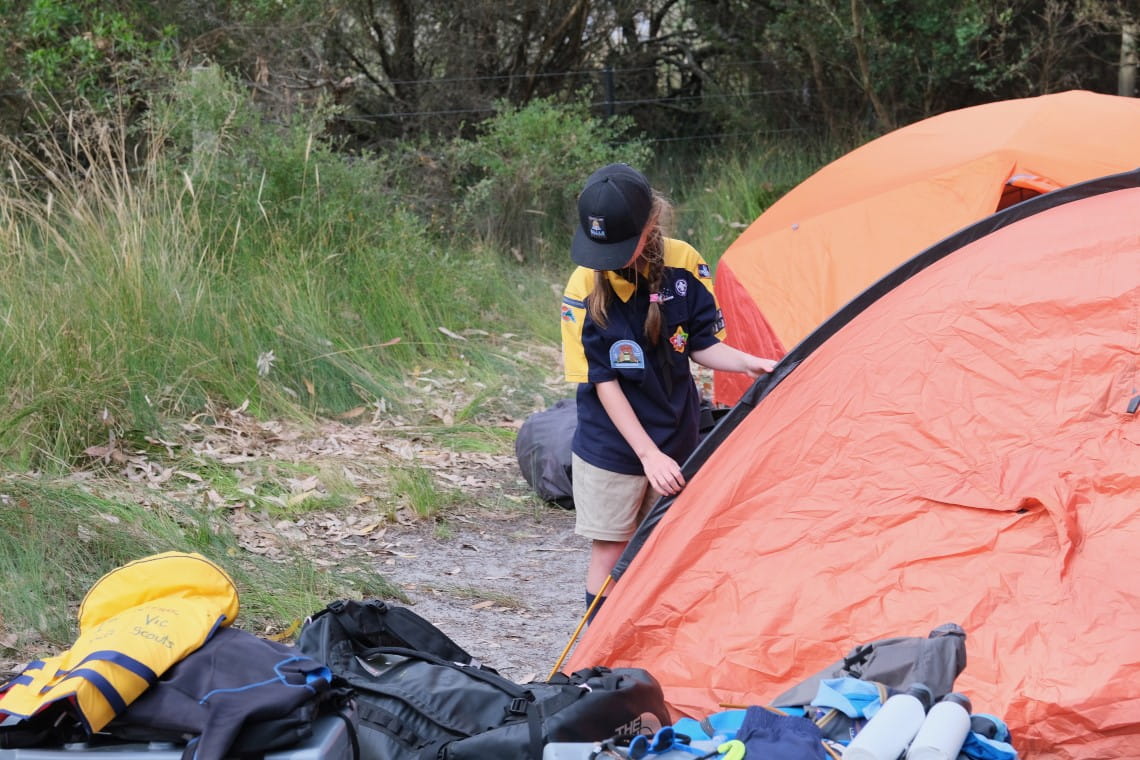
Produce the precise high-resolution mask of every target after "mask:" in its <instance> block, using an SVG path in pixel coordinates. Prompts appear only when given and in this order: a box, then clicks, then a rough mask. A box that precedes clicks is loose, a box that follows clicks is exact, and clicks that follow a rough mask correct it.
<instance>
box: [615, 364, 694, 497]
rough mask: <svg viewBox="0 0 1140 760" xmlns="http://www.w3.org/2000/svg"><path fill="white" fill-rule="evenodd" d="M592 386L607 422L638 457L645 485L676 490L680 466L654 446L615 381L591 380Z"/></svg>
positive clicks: (681, 482) (669, 491) (679, 483)
mask: <svg viewBox="0 0 1140 760" xmlns="http://www.w3.org/2000/svg"><path fill="white" fill-rule="evenodd" d="M594 388H595V390H596V391H597V393H598V399H599V400H600V401H601V402H602V407H603V408H604V409H605V410H606V414H608V415H609V417H610V421H612V422H613V423H614V427H616V428H617V429H618V432H619V433H621V436H622V438H624V439H625V442H626V443H628V444H629V446H630V448H631V449H633V453H635V454H637V458H638V459H640V460H641V466H642V467H643V468H644V469H645V477H647V478H649V485H651V486H653V490H655V491H657V493H660V494H665V495H667V496H668V495H671V494H675V493H677V492H678V491H680V490H681V487H682V486H684V485H685V478H684V476H683V475H681V467H680V465H678V464H677V462H675V461H674V460H673V458H672V457H670V456H669V455H667V454H665V453H663V452H662V451H661V449H659V448H657V444H655V443H654V442H653V439H652V438H650V437H649V434H648V433H646V432H645V428H644V427H643V426H642V424H641V420H639V419H637V414H636V413H635V412H634V411H633V407H632V406H631V405H630V403H629V399H627V398H626V397H625V393H624V392H623V391H622V389H621V385H620V384H619V383H618V381H617V380H607V381H605V382H602V383H594Z"/></svg>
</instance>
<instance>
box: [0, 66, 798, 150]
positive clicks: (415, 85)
mask: <svg viewBox="0 0 1140 760" xmlns="http://www.w3.org/2000/svg"><path fill="white" fill-rule="evenodd" d="M767 63H768V62H767V61H766V60H749V61H736V62H732V63H727V64H720V65H718V72H720V73H722V74H723V75H724V78H726V79H727V78H730V77H731V76H732V75H733V72H734V71H735V72H740V73H742V74H748V75H751V74H754V73H755V72H756V71H757V70H758V69H760V68H762V67H763V66H765V65H766V64H767ZM669 68H670V66H669V65H664V66H663V65H657V66H635V67H605V68H594V69H575V70H568V71H559V72H539V73H534V74H517V73H515V74H491V75H465V76H447V77H435V78H424V79H406V80H387V81H384V82H383V85H384V87H386V88H389V90H391V91H403V92H414V93H416V98H415V101H416V102H417V104H418V105H417V106H416V107H407V106H403V107H401V101H400V100H399V99H398V98H395V97H391V96H389V97H387V98H385V97H380V96H379V93H380V92H381V88H380V87H379V86H374V87H368V86H367V84H366V83H367V82H368V81H370V80H368V79H367V78H365V77H364V76H363V75H358V76H356V77H354V78H353V85H352V87H351V89H354V90H356V91H357V93H358V94H360V95H362V97H360V98H353V97H352V96H349V97H348V98H346V103H347V107H345V108H343V109H342V110H341V111H340V113H339V114H338V115H337V117H336V121H338V122H341V123H344V124H346V125H352V124H355V125H358V126H359V127H362V128H367V127H375V128H378V129H380V130H382V131H384V132H388V133H394V132H395V133H404V134H407V133H412V132H415V131H416V129H417V127H419V126H421V125H424V124H427V123H438V122H450V123H456V122H465V123H470V122H479V121H483V120H485V119H487V118H490V117H492V116H494V115H495V114H496V113H497V112H499V111H500V110H501V108H502V105H501V103H500V100H502V99H504V98H507V99H509V95H510V94H511V88H512V87H513V86H514V85H516V84H523V83H526V84H530V83H533V82H534V81H536V80H544V81H546V82H555V83H557V84H555V85H553V87H548V88H547V90H548V91H549V92H550V93H551V94H553V95H559V96H560V97H565V96H566V94H567V93H573V94H575V95H577V96H582V97H587V98H588V101H587V102H586V104H585V105H586V106H587V108H589V109H590V111H592V112H594V113H596V114H597V115H599V116H603V117H615V116H623V115H639V114H640V115H641V116H643V117H644V118H643V119H642V121H644V122H649V123H653V118H652V114H654V113H658V114H662V115H664V116H666V119H665V121H666V122H667V126H668V127H669V128H668V129H662V130H660V131H659V132H657V133H647V134H646V135H645V136H644V138H643V140H644V141H645V142H650V143H676V142H693V141H701V140H726V139H732V138H742V137H749V136H754V137H758V136H775V135H781V134H789V133H796V132H806V131H811V130H812V129H813V128H814V126H815V125H814V124H811V123H808V122H805V121H794V120H791V121H794V123H789V121H790V120H789V119H788V118H787V117H786V116H785V117H784V118H783V119H780V118H772V116H773V115H774V114H776V115H781V114H779V112H780V111H781V110H782V111H787V110H788V108H789V104H792V105H793V106H798V107H796V108H795V110H797V111H807V110H808V109H809V108H810V104H811V103H812V102H813V101H814V100H815V99H816V98H817V97H818V92H817V91H816V90H814V88H809V87H768V88H745V89H741V90H739V91H725V90H715V89H712V90H707V91H702V92H697V93H683V92H673V93H650V94H647V95H644V96H641V95H638V96H630V95H629V94H628V93H627V92H625V90H626V89H628V87H626V86H623V85H624V84H625V83H628V82H630V81H633V80H636V84H638V85H640V84H644V81H645V80H646V79H648V80H651V84H652V85H654V86H656V85H658V84H660V82H662V81H664V80H668V78H669V76H670V75H669V72H668V69H669ZM639 78H643V79H639ZM342 81H343V80H342ZM243 84H244V85H245V86H246V87H248V88H249V89H250V91H251V92H260V93H265V92H267V91H269V92H274V91H277V92H284V91H286V90H290V91H295V90H298V89H307V90H311V91H313V92H320V91H322V90H324V89H325V88H327V87H328V86H329V85H330V84H331V82H330V80H327V79H321V80H314V81H306V80H300V79H292V80H291V79H289V78H288V77H278V78H277V79H276V81H274V80H271V81H270V86H269V87H267V86H266V83H265V82H264V81H261V82H255V81H253V80H249V79H246V80H244V81H243ZM503 84H505V85H507V87H505V88H504V87H496V85H503ZM30 94H31V93H29V92H28V91H27V90H23V89H7V90H0V98H4V99H19V98H25V97H28V96H29V95H30ZM449 101H450V103H451V105H442V104H443V103H446V102H449ZM368 103H373V106H371V107H369V106H368V105H367V104H368ZM381 103H386V104H388V105H390V106H391V107H390V108H387V107H386V108H378V107H376V106H377V105H378V104H381ZM425 104H426V105H425ZM552 105H554V107H558V106H557V105H556V104H555V103H552ZM581 105H582V103H581V102H580V99H579V102H578V103H577V106H578V107H580V106H581ZM566 107H567V108H570V107H571V106H569V105H567V106H566ZM714 112H715V113H716V114H717V115H718V118H704V119H700V121H699V123H693V124H689V125H686V124H685V123H684V122H685V121H686V120H695V119H697V117H700V116H708V115H710V114H713V113H714ZM733 112H735V113H737V114H747V115H748V117H747V118H737V119H732V118H725V116H724V115H725V114H731V113H733ZM761 117H766V118H761ZM744 121H748V122H751V123H753V124H755V126H754V127H750V128H741V126H740V125H741V122H744ZM8 136H9V137H13V138H16V139H20V138H21V137H28V136H31V135H28V134H23V135H21V134H13V133H9V134H8Z"/></svg>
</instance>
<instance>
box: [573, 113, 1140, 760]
mask: <svg viewBox="0 0 1140 760" xmlns="http://www.w3.org/2000/svg"><path fill="white" fill-rule="evenodd" d="M1137 134H1140V133H1137ZM1133 139H1136V138H1135V137H1133ZM1138 220H1140V171H1136V172H1130V173H1127V174H1121V175H1115V176H1112V177H1106V178H1103V179H1100V180H1096V181H1093V182H1089V183H1083V184H1080V185H1076V186H1072V187H1068V188H1064V189H1061V190H1057V191H1055V192H1052V193H1049V194H1047V195H1042V196H1040V197H1037V198H1033V199H1031V200H1029V201H1026V202H1025V203H1021V204H1018V205H1015V206H1013V207H1011V208H1008V209H1006V210H1005V211H1003V212H1000V213H998V214H995V215H992V216H990V217H988V218H987V219H985V220H983V221H981V222H978V223H976V224H974V225H973V226H971V227H968V228H966V229H964V230H962V231H960V232H958V233H956V234H954V235H952V236H950V237H948V238H946V239H944V240H942V241H940V242H939V243H938V244H936V245H935V246H934V247H932V248H930V249H928V250H926V251H925V252H923V253H921V254H919V255H918V256H916V257H914V258H913V259H911V260H909V261H907V262H905V263H904V264H903V265H902V266H900V267H899V268H897V269H896V270H894V271H893V272H892V273H890V274H889V275H887V276H886V277H885V278H883V279H882V280H880V281H879V282H877V283H875V284H874V285H873V286H872V287H871V288H869V289H868V290H866V291H865V292H864V293H862V294H861V295H860V296H858V297H857V298H855V299H854V300H853V301H851V302H850V303H849V304H847V305H846V306H844V307H843V308H842V309H841V310H840V311H839V312H837V313H836V314H835V315H833V316H832V317H831V318H830V319H828V320H827V321H826V322H824V324H822V325H821V326H820V327H819V328H818V329H817V330H816V331H815V332H813V333H812V334H811V335H809V336H808V337H807V338H806V339H805V340H803V341H802V342H800V343H799V344H798V345H797V346H796V347H795V348H794V349H793V350H792V351H791V352H790V353H789V354H788V355H787V356H786V357H785V358H784V360H783V361H782V362H781V363H780V365H779V366H778V367H777V368H776V371H775V372H774V373H772V374H771V375H768V376H765V377H762V378H761V379H760V380H758V381H757V383H756V384H755V385H754V386H753V387H752V388H751V389H749V391H748V392H747V393H746V394H745V396H744V398H742V400H741V402H740V403H739V404H737V405H736V406H735V407H734V408H733V409H732V410H731V411H730V412H729V413H728V414H727V415H726V416H725V417H724V419H722V421H721V423H720V424H719V425H718V426H717V427H716V428H715V429H714V430H713V431H712V433H711V434H710V435H709V436H708V437H707V438H706V439H705V440H704V441H703V442H702V443H701V445H700V447H699V448H698V449H697V451H696V452H695V453H694V455H693V457H691V458H690V460H689V461H688V462H686V464H685V473H686V476H687V478H688V481H689V482H688V485H687V486H686V487H685V489H684V490H683V491H682V492H681V493H680V494H679V495H678V496H677V498H676V499H675V500H674V501H673V502H672V503H671V504H669V503H668V502H662V503H660V504H658V505H657V506H656V507H655V509H654V510H653V511H652V512H651V514H650V516H649V517H648V518H647V519H646V521H645V523H644V524H643V525H642V526H641V529H640V530H639V531H638V534H637V536H635V538H634V540H633V541H631V543H630V546H629V549H628V550H627V552H626V554H625V555H624V556H623V558H622V560H621V562H619V565H618V568H616V569H615V571H614V576H615V578H617V582H616V584H615V585H614V586H613V587H612V591H611V593H610V596H609V599H608V600H607V602H606V605H605V607H603V608H602V609H601V611H600V613H599V614H598V616H597V618H596V619H595V620H594V622H593V623H592V624H591V625H590V627H589V628H588V629H587V631H586V633H585V635H584V636H583V638H582V640H581V641H580V642H579V644H578V647H577V649H576V651H575V652H574V653H573V655H572V657H571V659H570V662H569V666H568V668H567V672H570V671H572V670H574V669H577V668H580V667H584V666H587V665H596V664H601V665H608V666H612V667H619V666H637V667H643V668H646V669H648V670H649V671H650V672H651V673H652V674H653V675H654V676H656V677H657V678H658V680H660V681H661V684H662V686H663V688H664V690H665V694H666V699H667V701H668V703H669V705H670V708H671V710H672V711H673V714H674V717H679V716H680V715H688V716H692V717H697V718H699V717H703V716H705V715H707V714H710V713H713V712H718V711H720V710H721V709H723V707H722V705H725V704H737V705H739V704H745V705H753V704H767V703H768V701H770V700H772V699H774V698H775V697H776V696H777V695H778V694H780V693H782V692H783V691H784V690H786V689H788V688H790V687H792V686H794V685H795V684H797V683H799V682H801V681H802V680H804V679H805V678H807V677H808V676H810V675H811V674H813V673H815V672H817V671H819V670H820V669H822V668H823V667H825V666H827V665H829V664H831V663H832V662H834V661H835V660H837V659H839V658H840V657H842V656H843V655H844V654H845V653H847V652H848V651H850V650H851V648H853V647H854V646H856V645H858V644H861V643H864V642H869V641H874V640H878V639H883V638H889V637H893V636H925V635H926V634H927V632H929V631H930V630H931V629H933V628H934V627H935V626H937V625H940V624H942V623H946V622H956V623H958V624H960V625H961V626H962V627H963V628H964V629H965V630H966V632H967V639H966V650H967V657H968V663H967V666H966V670H965V671H964V672H963V674H962V675H961V676H960V677H959V678H958V681H957V683H956V688H957V689H958V690H960V691H963V692H965V693H966V694H967V695H968V696H969V697H971V699H972V700H973V705H974V709H975V711H977V712H986V713H992V714H995V715H998V716H1001V717H1002V718H1004V719H1005V720H1006V722H1007V723H1008V725H1009V727H1010V729H1011V731H1012V733H1013V744H1014V746H1015V747H1016V748H1017V749H1018V750H1019V751H1020V752H1021V755H1022V757H1023V758H1041V757H1049V758H1123V757H1135V756H1137V755H1140V581H1138V580H1137V579H1138V578H1140V552H1138V551H1137V547H1140V221H1138Z"/></svg>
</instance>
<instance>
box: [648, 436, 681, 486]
mask: <svg viewBox="0 0 1140 760" xmlns="http://www.w3.org/2000/svg"><path fill="white" fill-rule="evenodd" d="M641 466H642V467H643V468H644V469H645V477H647V478H648V479H649V485H651V486H653V490H654V491H656V492H657V493H659V494H664V495H665V496H672V495H673V494H675V493H677V492H678V491H680V490H681V489H682V488H683V487H684V486H685V476H684V475H682V474H681V466H680V465H678V464H677V462H676V461H675V460H674V459H673V458H672V457H671V456H669V455H667V454H665V453H663V452H662V451H661V450H660V449H658V448H656V447H655V448H654V449H653V450H652V451H650V452H649V453H648V454H646V455H645V456H643V457H641Z"/></svg>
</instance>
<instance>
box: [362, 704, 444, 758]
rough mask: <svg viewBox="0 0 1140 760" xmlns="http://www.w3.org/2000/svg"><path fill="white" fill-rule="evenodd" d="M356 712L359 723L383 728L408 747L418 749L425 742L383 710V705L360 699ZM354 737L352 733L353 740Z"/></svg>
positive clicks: (424, 744) (391, 714)
mask: <svg viewBox="0 0 1140 760" xmlns="http://www.w3.org/2000/svg"><path fill="white" fill-rule="evenodd" d="M356 712H357V714H358V715H359V716H360V722H361V723H365V724H367V725H369V726H375V727H376V728H380V729H384V730H385V731H386V732H388V733H390V734H391V735H392V736H394V737H396V738H397V739H399V740H400V741H401V742H403V743H404V744H407V745H408V746H410V747H414V748H415V749H420V748H422V747H424V746H426V744H427V742H425V741H424V740H423V739H422V738H421V737H420V736H419V735H418V734H416V732H415V731H413V730H412V729H410V728H408V727H407V725H405V724H404V722H403V721H401V720H400V719H399V718H398V717H396V715H394V714H393V713H391V712H389V711H387V710H385V709H384V708H383V707H379V706H378V705H374V704H372V703H370V702H366V701H365V700H360V701H359V702H358V703H357V705H356ZM355 738H356V737H355V733H354V734H353V739H354V741H355ZM357 754H358V755H359V747H357Z"/></svg>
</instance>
